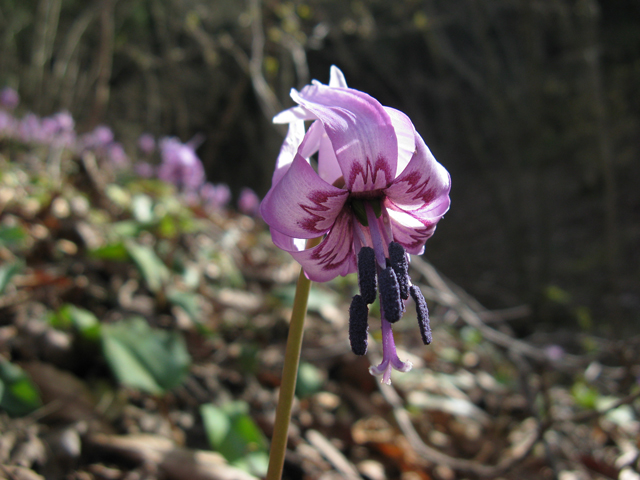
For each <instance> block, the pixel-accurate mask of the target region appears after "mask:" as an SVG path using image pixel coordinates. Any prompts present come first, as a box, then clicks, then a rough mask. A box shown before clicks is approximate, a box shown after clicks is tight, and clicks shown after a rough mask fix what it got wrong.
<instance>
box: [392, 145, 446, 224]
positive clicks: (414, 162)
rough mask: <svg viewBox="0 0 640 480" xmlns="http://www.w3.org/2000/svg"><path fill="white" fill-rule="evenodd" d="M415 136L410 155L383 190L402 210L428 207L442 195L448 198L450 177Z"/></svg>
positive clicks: (437, 202) (441, 199)
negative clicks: (408, 160) (391, 182)
mask: <svg viewBox="0 0 640 480" xmlns="http://www.w3.org/2000/svg"><path fill="white" fill-rule="evenodd" d="M415 139H416V151H415V154H414V155H413V158H411V161H410V162H409V164H408V165H407V166H406V168H405V169H404V170H403V171H402V173H401V174H400V175H399V176H398V177H397V178H396V179H395V180H394V182H393V185H391V186H390V187H389V188H387V189H386V190H385V194H386V196H387V198H388V199H389V200H391V202H392V203H394V204H395V205H396V206H398V207H399V208H401V209H403V210H411V211H413V210H424V209H427V210H428V209H430V208H431V206H432V205H433V206H436V207H438V206H440V205H442V202H443V200H444V198H445V197H446V198H448V195H449V190H450V189H451V178H450V177H449V172H447V170H446V169H445V168H444V167H443V166H442V165H440V164H439V163H438V161H437V160H436V159H435V158H434V157H433V155H432V154H431V152H430V151H429V148H428V147H427V145H426V144H425V143H424V140H422V137H421V136H420V135H418V134H417V133H416V136H415ZM445 211H446V210H445ZM443 214H444V212H443Z"/></svg>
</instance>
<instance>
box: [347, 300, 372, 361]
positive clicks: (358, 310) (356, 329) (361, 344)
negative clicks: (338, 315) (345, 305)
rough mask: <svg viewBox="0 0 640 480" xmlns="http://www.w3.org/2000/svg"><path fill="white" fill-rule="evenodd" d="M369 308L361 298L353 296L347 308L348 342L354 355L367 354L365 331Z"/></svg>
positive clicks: (367, 327)
mask: <svg viewBox="0 0 640 480" xmlns="http://www.w3.org/2000/svg"><path fill="white" fill-rule="evenodd" d="M368 318H369V308H368V307H367V303H366V302H365V301H364V299H363V298H362V296H360V295H355V296H354V297H353V299H352V300H351V306H350V307H349V342H350V343H351V350H352V351H353V353H355V354H356V355H364V354H365V353H367V343H368V340H369V339H368V337H367V331H368V330H369V324H368V323H367V319H368Z"/></svg>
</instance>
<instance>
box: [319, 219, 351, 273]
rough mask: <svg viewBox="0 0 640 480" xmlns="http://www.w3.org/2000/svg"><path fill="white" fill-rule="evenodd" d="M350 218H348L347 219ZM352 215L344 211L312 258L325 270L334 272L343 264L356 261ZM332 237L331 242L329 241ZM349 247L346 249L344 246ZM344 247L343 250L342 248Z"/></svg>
mask: <svg viewBox="0 0 640 480" xmlns="http://www.w3.org/2000/svg"><path fill="white" fill-rule="evenodd" d="M345 216H346V217H348V218H345ZM350 218H351V214H350V213H349V212H348V211H346V210H343V211H342V212H341V213H340V214H339V215H338V217H337V218H336V221H335V222H334V224H333V226H332V227H331V230H330V231H329V234H328V235H327V238H326V239H325V241H323V242H322V243H320V245H318V246H317V247H316V248H315V250H314V251H313V254H312V255H311V258H312V259H313V260H316V261H318V263H319V264H320V265H322V268H323V269H324V270H333V269H335V268H337V267H339V266H340V265H341V264H347V263H348V262H350V261H355V253H354V252H353V222H352V221H351V219H350ZM330 237H331V240H332V241H331V242H329V241H328V240H329V239H330ZM345 244H346V245H348V247H347V248H344V245H345ZM341 247H342V248H341Z"/></svg>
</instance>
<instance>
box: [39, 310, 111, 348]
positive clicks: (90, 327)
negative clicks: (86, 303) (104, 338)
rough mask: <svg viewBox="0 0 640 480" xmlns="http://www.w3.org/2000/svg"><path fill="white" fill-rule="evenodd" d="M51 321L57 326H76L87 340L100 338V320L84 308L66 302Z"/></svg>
mask: <svg viewBox="0 0 640 480" xmlns="http://www.w3.org/2000/svg"><path fill="white" fill-rule="evenodd" d="M49 321H50V323H51V324H52V325H53V326H54V327H57V328H74V329H76V330H77V331H78V332H80V334H81V335H82V336H83V337H84V338H86V339H87V340H98V339H99V338H100V321H99V320H98V318H97V317H96V316H95V315H94V314H93V313H91V312H90V311H89V310H85V309H84V308H79V307H76V306H75V305H71V304H66V305H64V306H63V307H62V308H61V309H60V310H58V313H57V314H56V315H53V316H52V317H51V318H50V320H49Z"/></svg>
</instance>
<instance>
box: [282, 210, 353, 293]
mask: <svg viewBox="0 0 640 480" xmlns="http://www.w3.org/2000/svg"><path fill="white" fill-rule="evenodd" d="M352 228H353V221H352V219H351V214H350V213H349V212H347V211H345V210H342V211H341V212H340V214H339V215H338V217H337V218H336V221H335V223H334V225H333V227H332V228H331V230H330V231H329V234H328V235H327V236H326V237H325V239H324V240H322V242H320V244H319V245H317V246H315V247H313V248H309V249H307V250H304V246H303V244H302V243H301V242H300V240H299V239H295V238H292V237H289V236H287V235H284V234H283V233H280V232H278V231H277V230H274V229H273V228H272V229H271V238H272V239H273V243H274V244H275V245H276V246H277V247H279V248H281V249H282V250H285V251H287V252H289V253H290V254H291V256H292V257H293V258H294V259H295V260H296V261H297V262H298V263H299V264H300V265H302V268H303V269H304V272H305V274H306V275H307V278H309V279H310V280H313V281H314V282H327V281H329V280H331V279H333V278H335V277H337V276H338V275H342V276H344V275H348V274H350V273H353V272H355V271H356V262H355V254H354V252H353V242H352V241H351V239H352V236H353V232H352Z"/></svg>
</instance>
